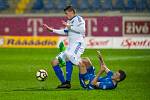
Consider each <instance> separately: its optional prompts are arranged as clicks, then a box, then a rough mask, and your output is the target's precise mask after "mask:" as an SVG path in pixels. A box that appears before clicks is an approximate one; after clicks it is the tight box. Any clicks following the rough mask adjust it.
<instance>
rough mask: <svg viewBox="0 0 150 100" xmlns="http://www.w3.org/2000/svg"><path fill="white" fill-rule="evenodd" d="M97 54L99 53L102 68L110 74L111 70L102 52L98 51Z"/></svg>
mask: <svg viewBox="0 0 150 100" xmlns="http://www.w3.org/2000/svg"><path fill="white" fill-rule="evenodd" d="M97 53H98V58H99V61H100V65H101V67H104V69H105V72H106V73H108V72H109V71H110V69H109V68H108V67H107V66H106V64H105V62H104V60H103V57H102V55H101V53H100V51H97Z"/></svg>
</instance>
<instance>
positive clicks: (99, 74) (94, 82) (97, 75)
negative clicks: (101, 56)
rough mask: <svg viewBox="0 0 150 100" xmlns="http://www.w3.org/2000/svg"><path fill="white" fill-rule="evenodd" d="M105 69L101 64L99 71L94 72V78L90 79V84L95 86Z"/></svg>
mask: <svg viewBox="0 0 150 100" xmlns="http://www.w3.org/2000/svg"><path fill="white" fill-rule="evenodd" d="M104 71H105V68H104V67H103V66H102V67H101V69H100V70H99V72H98V73H97V74H96V76H95V78H94V79H93V80H92V84H93V85H94V86H97V85H98V84H97V83H98V78H99V77H100V76H101V75H102V74H103V72H104Z"/></svg>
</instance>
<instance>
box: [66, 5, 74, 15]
mask: <svg viewBox="0 0 150 100" xmlns="http://www.w3.org/2000/svg"><path fill="white" fill-rule="evenodd" d="M66 11H69V12H71V11H73V13H76V10H75V9H74V8H73V7H72V6H71V5H69V6H67V7H66V8H65V9H64V12H66Z"/></svg>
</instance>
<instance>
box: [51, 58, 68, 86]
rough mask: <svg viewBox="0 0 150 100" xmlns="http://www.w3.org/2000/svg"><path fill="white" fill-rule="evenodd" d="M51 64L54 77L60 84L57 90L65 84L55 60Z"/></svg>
mask: <svg viewBox="0 0 150 100" xmlns="http://www.w3.org/2000/svg"><path fill="white" fill-rule="evenodd" d="M51 64H52V67H53V69H54V71H55V74H56V76H57V77H58V79H59V81H60V82H61V85H59V86H58V87H57V88H61V87H62V86H64V85H65V82H66V81H65V78H64V74H63V71H62V70H61V68H60V66H59V62H58V60H57V59H54V60H52V62H51Z"/></svg>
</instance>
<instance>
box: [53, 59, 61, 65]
mask: <svg viewBox="0 0 150 100" xmlns="http://www.w3.org/2000/svg"><path fill="white" fill-rule="evenodd" d="M58 64H59V61H58V60H57V59H53V60H52V61H51V65H52V66H56V65H58Z"/></svg>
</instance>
